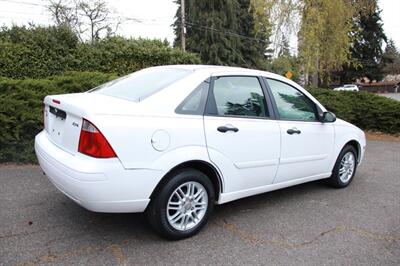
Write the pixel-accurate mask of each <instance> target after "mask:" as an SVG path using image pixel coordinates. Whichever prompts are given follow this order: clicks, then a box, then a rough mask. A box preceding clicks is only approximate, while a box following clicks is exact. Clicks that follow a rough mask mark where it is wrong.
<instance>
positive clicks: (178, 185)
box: [146, 168, 215, 240]
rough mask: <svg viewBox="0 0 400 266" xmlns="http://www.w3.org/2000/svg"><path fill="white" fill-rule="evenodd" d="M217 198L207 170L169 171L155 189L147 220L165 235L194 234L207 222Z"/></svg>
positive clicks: (165, 236)
mask: <svg viewBox="0 0 400 266" xmlns="http://www.w3.org/2000/svg"><path fill="white" fill-rule="evenodd" d="M214 200H215V192H214V187H213V184H212V182H211V181H210V179H209V178H208V177H207V176H206V175H205V174H204V173H202V172H200V171H198V170H196V169H192V168H187V169H182V170H179V171H176V172H174V173H172V174H170V175H169V176H168V177H167V179H166V181H164V182H163V183H162V184H161V187H160V188H159V189H157V191H155V193H154V195H153V197H152V199H151V201H150V204H149V206H148V208H147V210H146V214H147V219H148V221H149V223H150V225H151V226H152V227H153V229H154V230H155V231H156V232H157V233H158V234H159V235H160V236H162V237H164V238H167V239H171V240H179V239H183V238H187V237H191V236H193V235H195V234H197V233H198V232H199V231H200V230H201V228H202V227H203V226H204V225H205V224H206V223H207V220H208V217H209V216H210V214H211V212H212V210H213V207H214Z"/></svg>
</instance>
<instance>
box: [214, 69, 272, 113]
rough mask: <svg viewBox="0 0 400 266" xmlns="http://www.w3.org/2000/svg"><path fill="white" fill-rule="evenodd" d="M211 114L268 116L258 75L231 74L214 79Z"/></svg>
mask: <svg viewBox="0 0 400 266" xmlns="http://www.w3.org/2000/svg"><path fill="white" fill-rule="evenodd" d="M212 92H213V93H212V95H211V97H212V99H211V100H212V105H214V108H213V109H214V110H212V111H211V112H210V114H214V115H220V116H248V117H268V116H269V112H268V109H267V105H266V102H265V97H264V93H263V91H262V87H261V85H260V82H259V80H258V78H257V77H244V76H243V77H242V76H229V77H218V78H216V79H215V80H214V87H213V90H212Z"/></svg>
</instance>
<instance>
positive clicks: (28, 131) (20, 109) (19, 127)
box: [0, 72, 400, 162]
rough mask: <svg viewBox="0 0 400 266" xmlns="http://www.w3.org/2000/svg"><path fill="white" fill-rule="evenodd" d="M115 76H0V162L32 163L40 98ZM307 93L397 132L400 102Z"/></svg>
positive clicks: (364, 123)
mask: <svg viewBox="0 0 400 266" xmlns="http://www.w3.org/2000/svg"><path fill="white" fill-rule="evenodd" d="M114 78H116V76H115V75H110V74H102V73H96V72H94V73H93V72H71V73H68V74H66V75H62V76H53V77H49V78H46V79H22V80H16V79H8V78H0V162H35V161H36V159H35V155H34V151H33V140H34V136H35V135H36V134H37V133H38V132H39V131H40V130H41V129H42V127H43V126H42V108H43V104H42V100H43V98H44V97H45V96H46V95H49V94H61V93H72V92H82V91H86V90H88V89H90V88H93V87H95V86H97V85H99V84H102V83H105V82H107V81H109V80H112V79H114ZM310 92H311V93H312V94H313V95H314V96H315V97H316V98H317V99H318V100H320V101H321V103H322V104H323V105H324V106H326V107H327V109H329V110H331V111H333V112H334V113H336V115H337V116H338V117H339V118H342V119H344V120H347V121H349V122H351V123H354V124H356V125H358V126H359V127H361V128H362V129H368V130H375V131H380V132H385V133H392V134H398V133H400V102H397V101H395V100H391V99H387V98H385V97H382V96H378V95H374V94H369V93H365V92H360V93H353V92H334V91H331V90H326V89H310Z"/></svg>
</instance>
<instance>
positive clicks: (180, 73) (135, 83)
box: [90, 68, 191, 102]
mask: <svg viewBox="0 0 400 266" xmlns="http://www.w3.org/2000/svg"><path fill="white" fill-rule="evenodd" d="M190 73H191V71H190V70H185V69H174V68H151V69H144V70H141V71H138V72H135V73H133V74H130V75H127V76H124V77H122V78H119V79H116V80H114V81H111V82H109V83H106V84H104V85H101V86H99V87H97V88H95V89H93V90H91V91H90V92H93V93H100V94H105V95H108V96H112V97H117V98H122V99H126V100H130V101H135V102H139V101H141V100H143V99H145V98H146V97H148V96H150V95H152V94H154V93H156V92H158V91H160V90H162V89H163V88H165V87H167V86H168V85H171V84H172V83H174V82H176V81H178V80H180V79H182V78H184V77H185V76H188V75H189V74H190Z"/></svg>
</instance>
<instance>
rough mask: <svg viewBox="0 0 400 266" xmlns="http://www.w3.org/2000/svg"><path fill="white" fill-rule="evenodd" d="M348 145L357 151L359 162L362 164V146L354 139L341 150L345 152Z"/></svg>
mask: <svg viewBox="0 0 400 266" xmlns="http://www.w3.org/2000/svg"><path fill="white" fill-rule="evenodd" d="M347 145H350V146H352V147H353V148H354V149H355V150H356V152H357V154H356V155H357V162H360V159H361V144H360V143H359V142H358V141H357V140H355V139H352V140H350V141H348V142H347V143H346V144H344V145H343V147H342V149H341V150H343V148H344V147H346V146H347Z"/></svg>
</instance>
